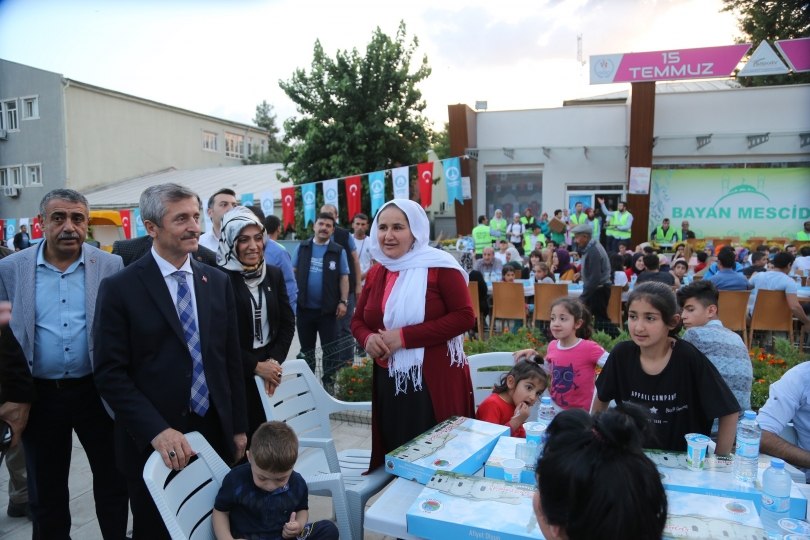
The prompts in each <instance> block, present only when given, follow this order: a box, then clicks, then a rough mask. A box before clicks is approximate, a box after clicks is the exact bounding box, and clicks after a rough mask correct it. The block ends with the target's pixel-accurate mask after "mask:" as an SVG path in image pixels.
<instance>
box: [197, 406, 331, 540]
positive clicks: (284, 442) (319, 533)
mask: <svg viewBox="0 0 810 540" xmlns="http://www.w3.org/2000/svg"><path fill="white" fill-rule="evenodd" d="M247 456H248V463H245V464H244V465H239V466H238V467H234V468H233V469H232V470H231V472H229V473H228V474H227V475H226V476H225V478H224V479H223V481H222V487H221V488H220V489H219V493H218V494H217V498H216V501H215V502H214V514H213V518H212V520H213V524H214V533H215V534H216V537H217V540H233V539H234V538H244V539H245V540H253V539H256V540H258V539H262V538H307V539H309V540H316V539H317V540H338V537H339V534H338V529H337V527H336V526H335V524H334V523H332V522H331V521H328V520H323V521H317V522H315V523H307V518H308V517H309V511H308V510H309V500H308V493H309V492H308V490H307V484H306V482H305V481H304V479H303V478H302V477H301V475H300V474H298V473H297V472H295V471H294V470H293V465H295V461H296V460H297V459H298V437H296V436H295V432H294V431H293V430H292V428H290V427H289V426H288V425H287V424H285V423H283V422H265V423H264V424H262V425H261V426H259V429H257V430H256V433H254V434H253V437H252V439H251V444H250V450H248V451H247Z"/></svg>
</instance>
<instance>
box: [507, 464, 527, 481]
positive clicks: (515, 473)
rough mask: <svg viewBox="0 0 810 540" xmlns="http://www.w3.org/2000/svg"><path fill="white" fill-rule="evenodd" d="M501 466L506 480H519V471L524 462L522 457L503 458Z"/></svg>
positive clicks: (521, 470)
mask: <svg viewBox="0 0 810 540" xmlns="http://www.w3.org/2000/svg"><path fill="white" fill-rule="evenodd" d="M501 465H502V466H503V479H504V480H506V481H507V482H520V473H522V472H523V467H525V466H526V462H525V461H523V460H522V459H505V460H503V461H502V462H501Z"/></svg>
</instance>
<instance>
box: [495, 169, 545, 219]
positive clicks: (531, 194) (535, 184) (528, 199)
mask: <svg viewBox="0 0 810 540" xmlns="http://www.w3.org/2000/svg"><path fill="white" fill-rule="evenodd" d="M486 190H487V197H486V200H487V217H490V218H491V217H492V216H494V215H495V210H497V209H500V210H501V211H502V213H503V217H504V219H506V220H507V221H508V222H510V223H511V222H512V214H513V213H515V212H517V213H519V214H520V215H521V216H522V215H523V213H524V212H525V211H526V208H531V209H532V215H533V216H536V217H539V215H540V214H539V212H540V208H541V206H542V202H543V171H542V170H534V171H490V172H487V173H486ZM549 217H551V216H549Z"/></svg>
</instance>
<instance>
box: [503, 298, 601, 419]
mask: <svg viewBox="0 0 810 540" xmlns="http://www.w3.org/2000/svg"><path fill="white" fill-rule="evenodd" d="M591 319H592V317H591V314H590V312H588V308H587V307H585V304H583V303H582V302H580V301H579V300H577V299H575V298H567V297H565V298H558V299H557V300H555V301H554V302H552V304H551V324H550V328H551V334H552V335H553V336H554V337H555V338H556V339H555V340H553V341H552V342H551V343H549V344H548V351H547V352H546V358H545V361H546V366H547V369H548V370H549V371H550V373H551V388H550V390H549V392H550V394H551V399H552V400H553V401H554V403H555V404H556V405H557V406H558V407H559V408H562V409H584V410H586V411H587V410H590V408H591V403H592V402H593V396H594V383H593V381H594V379H595V377H596V366H597V365H599V366H602V365H604V363H605V361H606V360H607V358H608V353H607V352H605V349H603V348H602V346H601V345H599V344H598V343H596V342H595V341H591V340H590V338H591V336H592V335H593V326H591ZM534 354H536V353H535V352H534V351H533V350H532V349H526V350H523V351H518V352H516V353H514V357H515V359H516V360H517V359H519V358H521V357H522V356H527V355H529V356H532V355H534Z"/></svg>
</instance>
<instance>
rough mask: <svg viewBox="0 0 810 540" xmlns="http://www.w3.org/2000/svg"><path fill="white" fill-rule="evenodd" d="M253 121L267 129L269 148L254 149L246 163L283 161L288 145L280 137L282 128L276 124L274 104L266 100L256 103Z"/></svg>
mask: <svg viewBox="0 0 810 540" xmlns="http://www.w3.org/2000/svg"><path fill="white" fill-rule="evenodd" d="M253 123H254V124H256V125H257V126H259V127H261V128H264V129H266V130H267V132H268V137H267V139H268V140H267V150H266V151H265V152H264V153H262V152H261V151H254V153H253V154H251V155H250V156H248V158H247V160H246V163H247V164H248V165H254V164H256V163H281V160H282V159H284V149H285V147H286V145H285V144H284V142H283V141H282V140H281V138H280V137H279V133H280V132H281V129H280V128H279V127H278V126H277V125H276V115H275V114H273V106H272V105H271V104H269V103H267V101H266V100H263V101H262V102H261V103H260V104H258V105H256V116H254V117H253ZM254 150H258V148H257V147H255V146H254Z"/></svg>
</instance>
